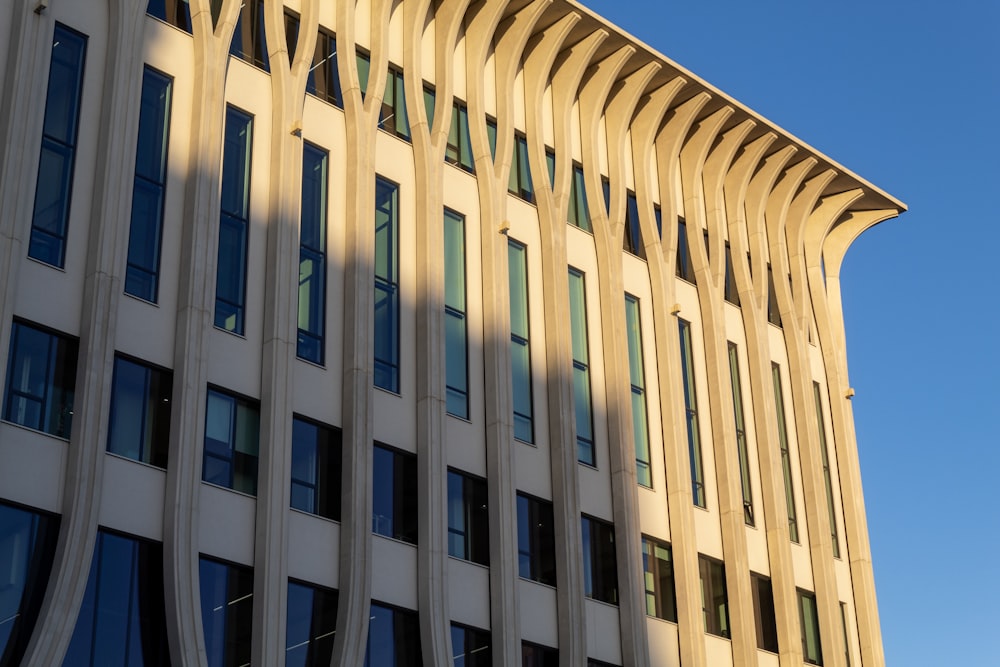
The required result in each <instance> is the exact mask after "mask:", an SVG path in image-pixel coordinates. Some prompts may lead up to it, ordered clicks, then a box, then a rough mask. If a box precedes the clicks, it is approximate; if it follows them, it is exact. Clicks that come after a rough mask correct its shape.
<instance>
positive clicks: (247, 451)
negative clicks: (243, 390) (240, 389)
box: [201, 389, 260, 495]
mask: <svg viewBox="0 0 1000 667" xmlns="http://www.w3.org/2000/svg"><path fill="white" fill-rule="evenodd" d="M207 401H208V404H207V407H206V410H205V457H204V462H203V466H202V475H201V478H202V480H204V481H206V482H209V483H210V484H217V485H218V486H224V487H226V488H227V489H233V490H234V491H240V492H242V493H248V494H250V495H256V493H257V447H258V441H259V431H260V416H259V414H258V411H257V406H256V405H252V404H251V403H250V402H248V401H246V400H244V399H242V398H237V397H236V396H231V395H229V394H224V393H222V392H221V391H216V390H215V389H209V390H208V399H207Z"/></svg>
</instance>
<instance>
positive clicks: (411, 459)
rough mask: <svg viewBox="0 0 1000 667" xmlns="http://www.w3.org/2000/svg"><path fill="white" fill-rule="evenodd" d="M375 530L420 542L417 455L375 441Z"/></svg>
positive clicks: (413, 542)
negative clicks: (418, 535)
mask: <svg viewBox="0 0 1000 667" xmlns="http://www.w3.org/2000/svg"><path fill="white" fill-rule="evenodd" d="M372 465H373V467H374V472H373V474H374V481H373V491H372V532H373V533H375V534H376V535H384V536H386V537H391V538H393V539H397V540H402V541H404V542H409V543H410V544H416V543H417V457H416V456H413V455H412V454H407V453H405V452H401V451H398V450H395V449H388V448H386V447H383V446H380V445H375V454H374V460H373V462H372Z"/></svg>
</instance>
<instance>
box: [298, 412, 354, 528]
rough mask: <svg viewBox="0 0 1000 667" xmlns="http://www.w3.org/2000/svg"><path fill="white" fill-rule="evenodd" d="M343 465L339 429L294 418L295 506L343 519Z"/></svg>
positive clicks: (323, 515) (338, 519)
mask: <svg viewBox="0 0 1000 667" xmlns="http://www.w3.org/2000/svg"><path fill="white" fill-rule="evenodd" d="M341 465H342V464H341V433H340V429H339V428H331V427H329V426H323V425H321V424H318V423H316V422H313V421H310V420H307V419H304V418H302V417H295V418H294V419H293V420H292V492H291V505H292V507H293V508H295V509H297V510H302V511H303V512H309V513H310V514H316V515H317V516H321V517H324V518H327V519H332V520H333V521H340V483H341V481H340V476H341Z"/></svg>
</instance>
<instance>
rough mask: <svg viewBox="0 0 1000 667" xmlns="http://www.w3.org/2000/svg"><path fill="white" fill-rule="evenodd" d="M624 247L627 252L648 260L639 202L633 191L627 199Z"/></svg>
mask: <svg viewBox="0 0 1000 667" xmlns="http://www.w3.org/2000/svg"><path fill="white" fill-rule="evenodd" d="M622 246H623V248H624V250H625V252H628V253H632V254H633V255H635V256H636V257H640V258H642V259H646V246H645V245H644V244H643V242H642V228H641V227H640V226H639V202H638V200H636V198H635V193H634V192H632V191H631V190H629V191H628V194H627V196H626V197H625V236H624V238H623V239H622Z"/></svg>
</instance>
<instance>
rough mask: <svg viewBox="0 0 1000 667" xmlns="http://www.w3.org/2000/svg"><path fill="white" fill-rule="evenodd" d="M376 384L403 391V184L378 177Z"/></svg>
mask: <svg viewBox="0 0 1000 667" xmlns="http://www.w3.org/2000/svg"><path fill="white" fill-rule="evenodd" d="M373 347H374V349H375V386H376V387H379V388H381V389H385V390H387V391H392V392H395V393H399V186H398V185H396V184H395V183H391V182H389V181H387V180H385V179H383V178H379V177H376V179H375V339H374V345H373Z"/></svg>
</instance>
